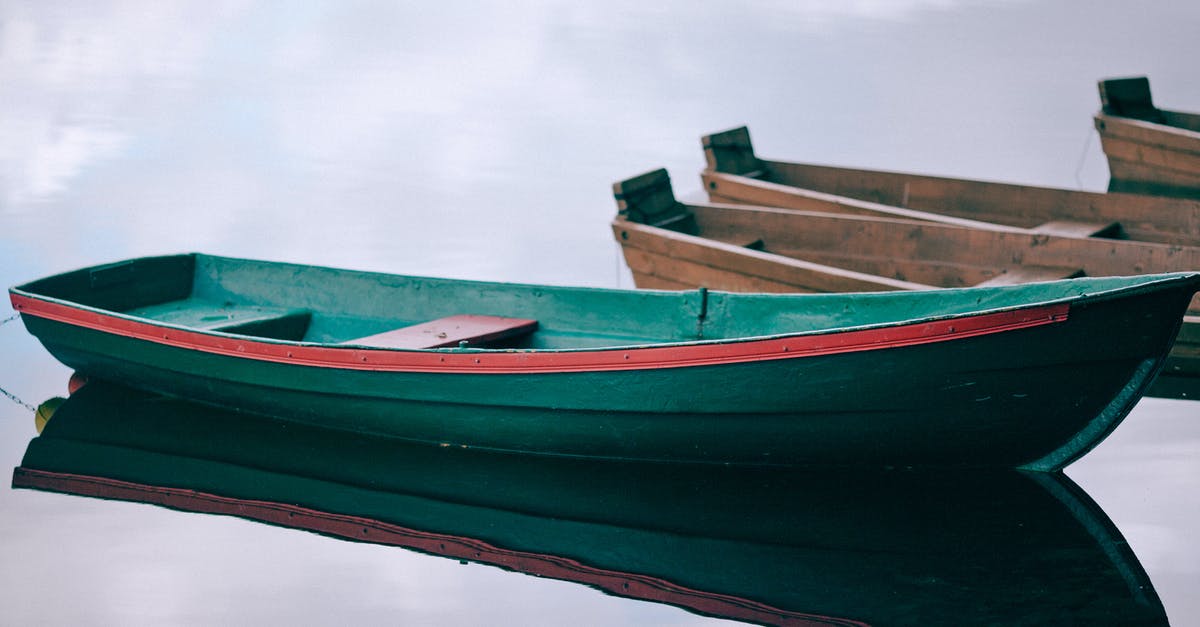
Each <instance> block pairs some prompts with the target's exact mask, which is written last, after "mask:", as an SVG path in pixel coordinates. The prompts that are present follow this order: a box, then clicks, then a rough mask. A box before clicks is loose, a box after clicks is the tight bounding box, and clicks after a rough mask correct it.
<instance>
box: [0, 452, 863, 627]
mask: <svg viewBox="0 0 1200 627" xmlns="http://www.w3.org/2000/svg"><path fill="white" fill-rule="evenodd" d="M12 485H13V487H15V488H33V489H38V490H48V491H52V492H63V493H66V494H77V495H82V496H91V497H98V498H105V499H118V500H123V501H133V502H137V503H149V504H152V505H161V506H163V507H169V508H173V509H179V510H184V511H190V512H200V513H206V514H220V515H226V516H236V517H238V518H246V519H250V520H257V521H261V522H266V523H270V524H274V525H279V526H282V527H290V528H295V529H306V530H309V531H315V532H317V533H323V534H326V535H330V536H336V537H341V538H346V539H349V540H358V541H362V542H371V543H374V544H383V545H390V546H399V547H404V548H407V549H412V550H416V551H421V552H424V553H430V554H434V555H440V556H443V557H450V558H454V559H460V560H470V561H473V562H476V563H481V564H490V565H493V566H499V567H501V568H505V569H509V570H514V571H517V572H521V573H526V574H531V575H537V576H540V577H547V578H551V579H559V580H563V581H572V582H576V583H581V584H584V585H588V586H593V587H596V588H600V589H602V590H605V591H606V592H609V593H611V594H614V595H617V596H621V597H626V598H633V599H643V600H647V601H655V602H658V603H666V604H669V605H674V606H676V607H682V608H685V609H689V610H692V611H695V612H698V613H700V614H704V615H708V616H718V617H724V618H734V619H737V620H743V621H749V622H753V623H760V624H766V625H799V626H805V627H817V626H829V625H840V626H845V627H851V626H865V625H866V623H862V622H859V621H856V620H851V619H844V618H836V617H828V616H821V615H818V614H807V613H803V612H793V611H788V610H781V609H778V608H775V607H772V606H770V605H766V604H764V603H759V602H757V601H752V600H750V599H745V598H742V597H737V596H731V595H726V594H719V593H714V592H706V591H704V590H696V589H693V588H687V587H684V586H680V585H678V584H674V583H672V582H670V581H667V580H665V579H661V578H658V577H652V576H649V575H641V574H637V573H626V572H621V571H616V570H609V569H604V568H597V567H593V566H588V565H586V564H583V563H580V562H578V561H575V560H573V559H570V558H566V557H560V556H557V555H549V554H543V553H533V552H529V551H516V550H511V549H505V548H502V547H497V546H494V545H492V544H489V543H487V542H484V541H482V540H477V539H475V538H468V537H463V536H454V535H448V534H441V533H434V532H429V531H421V530H418V529H411V528H408V527H402V526H400V525H395V524H391V523H386V522H383V521H379V520H375V519H373V518H363V517H360V516H350V515H346V514H334V513H330V512H324V511H320V510H315V509H309V508H307V507H300V506H298V505H289V504H286V503H276V502H273V501H258V500H250V499H238V498H232V497H225V496H219V495H215V494H208V493H204V492H198V491H195V490H188V489H183V488H168V487H162V486H154V485H145V484H140V483H132V482H128V481H120V480H118V479H110V478H107V477H93V476H88V475H78V474H72V473H61V472H50V471H44V470H35V469H31V468H24V467H20V468H17V469H16V470H15V471H14V472H13V482H12Z"/></svg>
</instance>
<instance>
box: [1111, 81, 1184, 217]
mask: <svg viewBox="0 0 1200 627" xmlns="http://www.w3.org/2000/svg"><path fill="white" fill-rule="evenodd" d="M1100 103H1101V110H1100V112H1099V113H1097V114H1096V117H1095V123H1096V131H1097V132H1099V133H1100V143H1101V145H1102V147H1103V148H1104V154H1105V156H1106V157H1108V170H1109V185H1108V188H1109V190H1110V191H1114V192H1137V193H1140V194H1161V195H1166V196H1180V197H1185V198H1200V114H1198V113H1185V112H1183V111H1171V110H1168V109H1160V108H1158V107H1156V106H1155V105H1154V101H1153V99H1152V98H1151V96H1150V81H1149V79H1147V78H1146V77H1144V76H1139V77H1135V78H1118V79H1109V80H1104V81H1100Z"/></svg>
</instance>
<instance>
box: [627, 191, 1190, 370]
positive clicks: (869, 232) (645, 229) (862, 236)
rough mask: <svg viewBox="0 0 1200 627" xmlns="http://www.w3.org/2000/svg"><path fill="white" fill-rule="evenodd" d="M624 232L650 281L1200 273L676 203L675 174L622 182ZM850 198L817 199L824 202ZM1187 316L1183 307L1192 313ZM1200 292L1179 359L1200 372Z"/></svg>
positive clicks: (1170, 250)
mask: <svg viewBox="0 0 1200 627" xmlns="http://www.w3.org/2000/svg"><path fill="white" fill-rule="evenodd" d="M614 192H615V194H616V197H617V205H618V209H619V214H618V216H617V218H616V220H615V221H614V222H613V232H614V235H615V236H616V238H617V241H618V242H619V243H620V244H621V245H622V247H623V249H624V252H625V259H626V262H627V263H628V265H629V267H630V269H631V270H632V272H633V276H634V280H635V281H636V283H637V285H638V286H639V287H646V288H662V289H688V288H695V287H697V286H705V287H709V288H714V289H724V290H736V291H749V292H848V291H863V290H923V289H929V288H932V287H955V286H970V285H976V286H979V285H997V284H1006V283H1012V284H1019V283H1025V282H1031V281H1047V280H1053V279H1062V278H1067V277H1077V276H1085V275H1086V276H1114V275H1132V274H1137V273H1143V272H1147V273H1152V272H1169V271H1188V270H1193V269H1196V268H1200V247H1194V246H1173V245H1169V244H1159V243H1148V242H1133V241H1119V240H1110V239H1101V238H1074V237H1059V236H1055V235H1050V234H1046V233H1034V232H1031V231H1030V230H1028V229H1020V228H1014V227H1003V226H998V225H993V226H992V227H990V228H986V229H981V228H973V227H971V226H967V225H957V224H944V223H938V222H929V221H924V220H910V219H901V218H898V217H880V216H875V215H853V214H847V213H841V212H839V211H838V210H837V209H830V211H829V212H824V211H805V210H797V209H787V208H773V207H757V206H751V205H731V204H717V203H695V202H690V203H684V202H680V201H678V200H677V199H676V198H675V195H674V192H673V191H672V190H671V183H670V179H669V177H668V175H667V173H666V171H665V170H657V171H654V172H650V173H647V174H643V175H641V176H638V177H634V178H632V179H629V180H626V181H622V182H620V183H617V184H616V185H615V186H614ZM844 202H846V200H845V199H824V200H817V201H814V204H813V205H812V206H814V207H820V208H824V207H826V206H827V205H829V204H831V203H844ZM1181 313H1183V312H1181ZM1198 314H1200V298H1197V299H1195V300H1193V301H1192V304H1191V308H1190V311H1188V312H1187V313H1186V315H1185V318H1184V321H1185V322H1184V326H1185V328H1186V331H1185V332H1184V334H1183V335H1182V336H1181V341H1180V342H1179V343H1178V344H1177V345H1176V348H1175V351H1174V352H1173V353H1172V358H1171V361H1170V363H1169V364H1168V369H1167V372H1168V373H1169V374H1171V375H1172V376H1179V377H1184V378H1188V379H1193V378H1197V377H1200V350H1198V349H1200V343H1198V342H1197V341H1196V340H1195V339H1194V338H1195V336H1196V331H1195V329H1196V328H1200V315H1198Z"/></svg>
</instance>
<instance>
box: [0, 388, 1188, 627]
mask: <svg viewBox="0 0 1200 627" xmlns="http://www.w3.org/2000/svg"><path fill="white" fill-rule="evenodd" d="M13 485H14V486H15V487H18V488H28V489H36V490H43V491H52V492H59V493H66V494H75V495H82V496H90V497H100V498H107V499H118V500H124V501H132V502H138V503H150V504H154V505H159V506H164V507H168V508H173V509H177V510H183V511H188V512H202V513H210V514H220V515H231V516H238V517H241V518H244V519H249V520H253V521H260V522H264V523H268V524H271V525H276V526H280V527H285V528H292V529H300V530H306V531H312V532H316V533H321V534H326V535H328V536H332V537H335V538H342V539H346V540H353V541H360V542H372V543H378V544H383V545H391V546H398V547H404V548H407V549H410V550H416V551H420V552H423V553H429V554H432V555H437V556H442V557H447V558H450V559H455V560H461V561H465V562H474V563H478V564H487V565H493V566H498V567H500V568H504V569H506V570H511V571H516V572H520V573H525V574H531V575H536V576H540V577H549V578H555V579H560V580H565V581H570V582H575V583H578V584H582V585H587V586H592V587H594V588H597V589H600V590H603V591H604V592H606V593H609V594H613V595H617V596H621V597H628V598H634V599H641V600H647V601H654V602H658V603H667V604H671V605H675V606H679V607H682V608H685V609H687V610H689V611H691V612H694V613H697V614H703V615H709V616H719V617H724V618H732V619H736V620H741V621H747V622H752V623H760V624H780V625H862V624H864V623H867V624H870V623H876V622H879V623H884V624H896V623H898V622H899V623H904V624H940V623H944V622H947V621H949V622H950V623H952V624H1009V623H1013V622H1029V621H1030V620H1036V621H1038V622H1046V623H1071V624H1074V623H1097V622H1099V623H1111V622H1120V623H1122V624H1157V623H1161V622H1164V621H1165V620H1166V617H1165V611H1164V609H1163V606H1162V603H1161V602H1160V601H1159V599H1158V597H1157V595H1156V594H1155V591H1154V587H1153V583H1152V582H1151V581H1150V579H1149V578H1148V577H1147V575H1146V573H1145V571H1144V570H1143V568H1142V566H1141V565H1140V564H1139V563H1138V560H1137V558H1136V556H1135V555H1134V554H1133V553H1132V551H1131V550H1130V549H1129V546H1128V545H1127V543H1126V542H1125V541H1124V539H1123V538H1122V537H1121V534H1120V532H1119V531H1118V530H1117V529H1116V528H1115V527H1114V526H1113V524H1112V522H1111V521H1110V520H1109V519H1108V518H1107V517H1106V516H1105V514H1104V512H1103V511H1101V510H1100V508H1099V507H1097V506H1096V504H1095V503H1094V502H1092V500H1091V499H1090V498H1089V497H1088V496H1087V495H1086V494H1085V493H1084V492H1083V491H1082V490H1080V489H1079V488H1078V487H1077V486H1075V484H1074V483H1072V482H1071V481H1070V480H1069V479H1067V478H1066V477H1064V476H1063V475H1062V474H1061V473H1021V472H1012V471H1009V472H1003V471H997V472H986V471H981V472H962V471H955V472H949V473H925V472H920V471H893V472H870V473H867V472H863V473H846V472H838V473H829V472H811V471H801V470H796V469H779V468H771V469H762V468H745V467H726V466H694V465H663V464H645V463H632V462H608V463H603V464H597V463H596V462H592V461H588V460H580V459H566V458H549V457H543V458H536V457H532V458H531V457H529V456H516V455H503V454H496V453H488V452H485V451H477V450H464V449H458V448H438V447H426V446H420V445H415V444H411V443H406V442H403V441H398V440H392V439H386V438H376V437H366V436H363V435H361V434H353V433H349V432H339V431H335V430H328V429H323V428H318V427H311V426H306V425H297V424H294V423H287V422H283V421H278V420H274V419H267V418H256V417H250V418H247V417H246V416H243V415H239V414H235V413H230V412H225V411H219V410H214V409H211V408H207V407H201V406H198V405H193V404H190V403H184V402H180V401H169V400H165V399H162V398H160V397H157V396H153V395H148V394H144V393H138V392H133V391H130V390H127V389H123V388H119V387H115V386H105V385H103V384H97V383H91V384H89V385H88V386H86V387H84V388H83V389H82V390H81V391H79V392H78V393H77V394H76V395H74V396H72V397H71V398H69V399H67V400H66V402H65V403H64V404H62V405H61V406H60V407H59V408H58V410H57V411H56V412H55V413H54V415H53V418H52V419H51V420H50V422H49V424H48V425H47V426H46V428H45V430H44V431H43V432H42V434H41V435H40V436H38V437H36V438H34V439H33V440H32V441H31V442H30V443H29V446H28V449H27V450H26V452H25V455H24V459H23V460H22V462H21V466H20V467H19V468H17V469H16V470H15V472H14V474H13ZM664 504H667V505H666V506H664ZM126 513H127V514H129V515H130V516H132V515H133V514H136V512H126ZM112 515H119V513H118V512H116V511H115V510H113V514H112ZM138 523H139V521H138V519H137V518H136V516H133V517H132V518H131V517H129V516H126V517H124V518H123V519H122V524H121V525H119V526H113V528H114V529H120V531H119V532H118V533H130V534H135V535H136V534H138V533H139V528H141V526H140V525H139V524H138ZM98 559H100V556H98Z"/></svg>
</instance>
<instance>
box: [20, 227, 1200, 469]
mask: <svg viewBox="0 0 1200 627" xmlns="http://www.w3.org/2000/svg"><path fill="white" fill-rule="evenodd" d="M630 230H631V231H633V230H634V229H633V227H632V226H631V227H630ZM1198 286H1200V275H1196V274H1172V275H1159V276H1143V277H1129V278H1102V279H1079V280H1074V281H1061V282H1051V283H1044V284H1038V285H1018V286H999V287H992V288H986V289H965V290H944V291H912V292H897V293H879V294H849V295H847V294H825V295H796V294H788V295H784V294H780V295H771V294H732V293H723V292H709V291H707V290H703V289H701V290H695V291H690V292H683V293H679V292H663V291H626V290H606V289H588V288H566V287H549V286H536V285H513V284H498V283H483V282H471V281H454V280H448V279H429V278H420V277H406V276H396V275H387V274H378V273H366V272H354V271H347V270H335V269H330V268H322V267H314V266H305V265H295V264H284V263H272V262H263V261H249V260H243V259H230V258H223V257H215V256H209V255H201V254H189V255H176V256H167V257H153V258H145V259H135V260H130V261H125V262H119V263H115V264H108V265H104V266H97V267H92V268H85V269H83V270H78V271H74V272H68V273H65V274H61V275H57V276H53V277H50V278H46V279H42V280H38V281H34V282H32V283H29V284H26V285H23V286H20V287H16V288H12V290H11V299H12V303H13V306H14V308H15V309H16V310H17V311H19V312H20V313H21V317H22V319H23V321H24V323H25V326H26V328H27V329H28V330H29V332H30V333H32V334H33V335H34V336H36V337H37V338H38V339H39V340H40V341H41V342H42V343H43V345H45V346H46V348H47V349H48V350H49V351H50V352H51V353H52V354H53V355H54V356H55V357H56V358H58V359H59V360H60V361H62V362H63V363H64V364H66V365H68V366H70V367H72V368H74V369H75V370H77V371H80V372H82V373H84V374H87V375H90V376H92V377H96V378H100V379H108V380H114V381H118V382H123V383H126V384H128V385H131V386H135V387H139V388H142V389H146V390H149V391H154V392H161V393H165V394H169V395H173V396H178V397H183V398H188V399H193V400H197V401H201V402H205V403H211V404H215V405H220V406H224V407H228V408H232V409H237V410H242V411H247V412H252V413H260V414H267V415H278V416H282V417H286V418H290V419H293V420H299V421H304V422H310V423H314V424H321V425H325V426H329V427H333V428H341V429H349V430H355V431H360V432H366V433H373V434H379V435H386V436H391V437H400V438H406V439H411V440H419V441H424V442H430V443H436V444H442V445H461V446H473V447H481V448H488V449H499V450H508V451H520V452H527V453H540V454H551V455H570V456H581V457H595V458H615V459H641V460H657V461H677V462H714V463H747V464H787V465H792V464H811V465H866V466H872V465H874V466H879V465H900V466H1015V467H1023V468H1029V469H1037V470H1053V469H1057V468H1061V467H1062V466H1063V465H1065V464H1067V463H1069V462H1070V461H1072V460H1074V459H1075V458H1077V457H1078V456H1080V455H1082V454H1084V453H1085V452H1087V451H1088V450H1090V449H1091V447H1093V446H1095V444H1096V443H1097V442H1099V441H1100V440H1101V439H1102V438H1103V437H1104V436H1105V435H1106V434H1107V433H1108V432H1109V431H1110V430H1111V429H1113V428H1114V427H1115V426H1116V424H1117V423H1118V422H1119V421H1120V420H1121V419H1122V418H1123V417H1124V416H1125V414H1126V413H1127V412H1128V411H1129V409H1130V408H1131V407H1132V406H1133V404H1134V403H1136V402H1137V400H1138V398H1139V397H1140V396H1141V394H1142V393H1143V392H1144V390H1145V388H1146V386H1147V385H1148V384H1149V383H1150V381H1151V380H1152V379H1153V377H1154V375H1155V374H1156V373H1157V372H1158V370H1159V369H1160V368H1161V366H1162V364H1163V360H1164V358H1165V355H1166V353H1167V350H1168V349H1169V347H1170V345H1171V342H1172V340H1173V339H1174V337H1175V334H1176V332H1177V331H1178V328H1179V321H1180V315H1181V314H1182V312H1183V311H1184V310H1185V309H1186V307H1187V304H1188V302H1189V300H1190V299H1191V297H1192V294H1193V293H1195V292H1196V290H1197V288H1198ZM1118 331H1119V332H1118ZM1099 337H1103V338H1104V340H1105V341H1104V342H1097V341H1096V338H1099Z"/></svg>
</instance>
